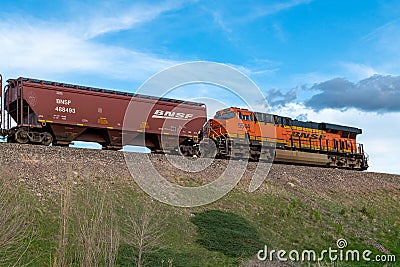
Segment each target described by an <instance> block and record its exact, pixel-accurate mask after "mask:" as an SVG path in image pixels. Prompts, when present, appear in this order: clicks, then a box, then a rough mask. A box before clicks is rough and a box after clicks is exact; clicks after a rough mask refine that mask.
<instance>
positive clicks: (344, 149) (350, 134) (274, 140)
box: [201, 107, 368, 170]
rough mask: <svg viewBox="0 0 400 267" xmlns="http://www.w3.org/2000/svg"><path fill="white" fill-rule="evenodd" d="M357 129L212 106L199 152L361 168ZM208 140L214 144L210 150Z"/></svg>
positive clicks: (362, 156)
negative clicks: (211, 114)
mask: <svg viewBox="0 0 400 267" xmlns="http://www.w3.org/2000/svg"><path fill="white" fill-rule="evenodd" d="M361 132H362V131H361V129H358V128H354V127H348V126H341V125H336V124H329V123H316V122H303V121H298V120H293V119H291V118H288V117H282V116H277V115H272V114H266V113H260V112H253V111H249V110H247V109H240V108H234V107H231V108H227V109H224V110H220V111H218V112H217V113H216V115H215V117H214V119H210V120H209V121H208V122H207V123H206V125H205V126H204V127H203V130H202V134H201V135H202V137H201V138H202V139H203V140H204V141H203V144H202V150H203V151H202V153H203V154H210V153H214V154H215V155H216V156H218V157H222V158H228V157H238V158H241V157H242V158H250V159H251V160H255V161H257V160H267V161H272V160H274V161H275V162H287V163H298V164H307V165H319V166H329V167H338V168H349V169H357V170H366V169H367V168H368V163H367V158H366V156H365V153H364V149H363V145H362V144H357V143H356V136H357V135H358V134H361ZM207 138H208V141H207ZM211 140H212V141H211ZM211 143H214V144H215V146H216V149H215V150H214V151H213V152H212V149H211ZM274 148H275V149H274Z"/></svg>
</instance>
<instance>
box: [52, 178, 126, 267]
mask: <svg viewBox="0 0 400 267" xmlns="http://www.w3.org/2000/svg"><path fill="white" fill-rule="evenodd" d="M113 205H114V200H113V195H112V194H111V193H110V192H108V191H107V190H105V188H104V187H102V186H100V185H97V186H95V185H92V184H89V183H87V184H84V185H79V186H75V187H74V188H73V187H72V186H71V184H70V183H68V184H66V185H64V190H63V193H62V195H61V201H60V212H61V213H60V234H59V242H58V250H57V255H56V256H55V258H54V261H53V266H61V267H64V266H71V265H73V266H77V265H80V266H85V267H86V266H95V267H96V266H114V264H115V262H116V256H117V253H118V247H119V239H120V236H119V228H118V224H117V219H116V215H115V213H114V206H113Z"/></svg>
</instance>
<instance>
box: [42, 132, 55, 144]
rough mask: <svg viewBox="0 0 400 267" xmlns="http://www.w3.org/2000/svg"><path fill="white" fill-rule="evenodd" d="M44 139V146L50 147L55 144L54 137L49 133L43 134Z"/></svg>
mask: <svg viewBox="0 0 400 267" xmlns="http://www.w3.org/2000/svg"><path fill="white" fill-rule="evenodd" d="M43 135H44V136H43V139H42V142H41V143H42V145H45V146H48V145H50V144H51V143H53V136H52V135H51V134H50V133H48V132H45V133H43Z"/></svg>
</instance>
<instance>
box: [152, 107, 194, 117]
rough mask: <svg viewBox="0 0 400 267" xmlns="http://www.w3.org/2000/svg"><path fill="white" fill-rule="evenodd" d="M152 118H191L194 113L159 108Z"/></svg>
mask: <svg viewBox="0 0 400 267" xmlns="http://www.w3.org/2000/svg"><path fill="white" fill-rule="evenodd" d="M151 117H152V118H155V119H175V120H189V119H191V118H193V114H191V113H183V112H173V111H164V110H159V109H157V110H156V111H155V112H154V114H153V116H151Z"/></svg>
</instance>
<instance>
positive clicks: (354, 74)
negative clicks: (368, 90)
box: [339, 62, 380, 80]
mask: <svg viewBox="0 0 400 267" xmlns="http://www.w3.org/2000/svg"><path fill="white" fill-rule="evenodd" d="M339 65H341V66H342V67H344V69H345V70H346V71H347V73H348V74H349V76H350V77H351V78H352V79H355V80H362V79H365V78H368V77H371V76H373V75H374V74H378V73H380V72H379V71H377V70H376V69H374V68H373V67H371V66H367V65H364V64H359V63H353V62H343V63H340V64H339Z"/></svg>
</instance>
